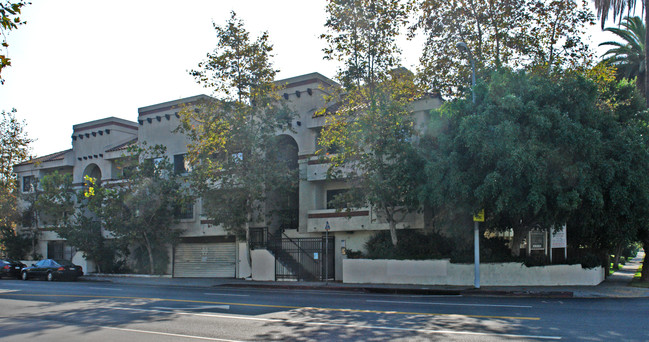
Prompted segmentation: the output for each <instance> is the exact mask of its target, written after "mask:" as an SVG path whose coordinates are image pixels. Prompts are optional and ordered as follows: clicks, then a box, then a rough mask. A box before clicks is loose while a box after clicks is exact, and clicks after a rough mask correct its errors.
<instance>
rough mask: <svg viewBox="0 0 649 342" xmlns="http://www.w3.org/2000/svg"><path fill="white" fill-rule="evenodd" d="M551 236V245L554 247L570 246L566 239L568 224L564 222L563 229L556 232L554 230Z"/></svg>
mask: <svg viewBox="0 0 649 342" xmlns="http://www.w3.org/2000/svg"><path fill="white" fill-rule="evenodd" d="M550 236H551V239H550V240H551V244H550V245H551V246H552V248H566V247H567V246H568V241H567V239H566V225H565V224H564V225H563V227H561V229H559V230H557V231H556V232H554V231H553V232H552V234H551V235H550Z"/></svg>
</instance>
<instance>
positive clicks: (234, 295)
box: [203, 292, 250, 297]
mask: <svg viewBox="0 0 649 342" xmlns="http://www.w3.org/2000/svg"><path fill="white" fill-rule="evenodd" d="M203 294H204V295H206V296H232V297H250V295H244V294H234V293H214V292H213V293H203Z"/></svg>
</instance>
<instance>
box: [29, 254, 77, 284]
mask: <svg viewBox="0 0 649 342" xmlns="http://www.w3.org/2000/svg"><path fill="white" fill-rule="evenodd" d="M82 275H83V269H82V268H81V266H79V265H75V264H73V263H71V262H69V261H67V260H55V259H44V260H41V261H39V262H37V263H36V264H32V265H31V266H29V267H25V268H23V270H22V279H23V280H27V279H31V278H43V279H47V280H48V281H52V280H55V279H70V280H77V278H78V277H79V276H82Z"/></svg>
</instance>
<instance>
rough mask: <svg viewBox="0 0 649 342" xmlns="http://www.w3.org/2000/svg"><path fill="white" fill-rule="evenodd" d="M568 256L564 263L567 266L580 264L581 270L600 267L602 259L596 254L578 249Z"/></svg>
mask: <svg viewBox="0 0 649 342" xmlns="http://www.w3.org/2000/svg"><path fill="white" fill-rule="evenodd" d="M568 255H569V257H568V260H567V262H566V263H567V264H569V265H574V264H581V267H583V268H595V267H597V266H601V265H602V259H601V258H600V257H599V256H597V254H596V253H593V252H591V251H588V250H583V249H578V250H574V251H572V252H571V253H569V254H568Z"/></svg>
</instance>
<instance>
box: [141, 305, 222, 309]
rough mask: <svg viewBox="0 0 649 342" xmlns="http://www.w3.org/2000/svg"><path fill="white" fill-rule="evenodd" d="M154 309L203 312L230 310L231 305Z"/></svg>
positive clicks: (157, 307) (158, 307)
mask: <svg viewBox="0 0 649 342" xmlns="http://www.w3.org/2000/svg"><path fill="white" fill-rule="evenodd" d="M153 308H154V309H160V310H202V309H221V310H230V305H201V306H191V307H188V308H172V307H167V306H154V307H153Z"/></svg>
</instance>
